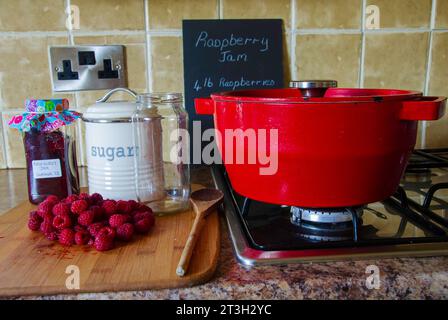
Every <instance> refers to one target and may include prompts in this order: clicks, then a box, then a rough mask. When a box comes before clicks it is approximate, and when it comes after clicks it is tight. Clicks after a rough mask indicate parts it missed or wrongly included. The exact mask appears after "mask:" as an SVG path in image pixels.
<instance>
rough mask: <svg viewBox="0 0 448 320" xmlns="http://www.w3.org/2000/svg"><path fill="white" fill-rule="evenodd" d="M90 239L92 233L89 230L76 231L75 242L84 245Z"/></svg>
mask: <svg viewBox="0 0 448 320" xmlns="http://www.w3.org/2000/svg"><path fill="white" fill-rule="evenodd" d="M89 240H90V234H89V233H88V232H87V231H78V232H76V233H75V243H76V244H77V245H80V246H83V245H85V244H87V243H88V242H89Z"/></svg>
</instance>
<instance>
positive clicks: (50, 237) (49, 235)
mask: <svg viewBox="0 0 448 320" xmlns="http://www.w3.org/2000/svg"><path fill="white" fill-rule="evenodd" d="M45 237H46V238H47V239H48V240H50V241H56V240H58V238H59V237H58V233H57V232H56V231H51V232H47V233H46V234H45Z"/></svg>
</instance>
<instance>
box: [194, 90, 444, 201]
mask: <svg viewBox="0 0 448 320" xmlns="http://www.w3.org/2000/svg"><path fill="white" fill-rule="evenodd" d="M302 89H303V88H302ZM302 89H295V88H294V89H292V88H291V89H270V90H246V91H234V92H223V93H215V94H212V95H211V98H201V99H196V100H195V107H196V112H197V113H198V114H203V115H213V116H214V124H215V130H218V131H219V132H220V135H219V136H220V137H221V139H217V142H218V143H217V144H218V147H219V151H220V153H221V156H222V158H223V162H224V165H225V168H226V170H227V173H228V176H229V178H230V182H231V184H232V187H233V188H234V190H235V191H236V192H238V193H240V194H241V195H243V196H246V197H249V198H252V199H255V200H259V201H263V202H269V203H275V204H283V205H291V206H299V207H310V208H322V207H325V208H331V207H349V206H358V205H364V204H368V203H371V202H375V201H380V200H383V199H386V198H388V197H390V196H391V195H392V194H393V193H394V192H395V191H396V189H397V187H398V185H399V182H400V178H401V176H402V175H403V172H404V170H405V168H406V165H407V162H408V159H409V157H410V155H411V152H412V150H413V148H414V146H415V141H416V135H417V120H437V119H439V118H441V117H442V115H443V114H444V110H445V103H446V98H445V97H423V96H422V93H421V92H417V91H406V90H389V89H352V88H329V89H325V90H324V91H323V92H321V93H322V94H324V95H323V96H321V97H315V96H313V95H312V94H310V93H309V92H307V91H304V90H302ZM226 129H231V130H228V131H229V132H239V133H241V132H248V131H252V132H253V131H255V132H261V131H263V130H261V131H260V129H266V132H269V130H271V129H277V133H278V138H277V142H276V141H275V137H273V138H272V139H271V140H272V141H270V140H269V139H267V140H268V142H267V145H268V147H267V149H268V150H267V151H268V154H269V151H273V152H275V149H276V148H277V156H278V162H277V168H276V170H275V172H270V174H266V172H264V173H263V170H262V168H264V169H265V171H266V168H267V164H266V161H265V160H266V159H260V158H259V157H257V158H256V159H255V161H254V160H253V159H252V162H251V161H248V156H247V154H248V152H253V151H255V152H256V153H257V152H266V150H265V149H266V148H264V147H263V144H261V145H260V144H258V143H257V144H256V145H255V147H254V144H253V143H252V144H249V138H248V137H249V136H250V135H246V136H244V135H240V137H245V139H244V140H243V139H239V140H238V139H237V138H236V136H237V135H228V136H227V135H226V134H225V132H226ZM235 129H242V130H236V131H235ZM246 129H249V130H248V131H247V130H246ZM274 131H275V130H274ZM274 131H273V132H274ZM267 136H268V137H269V136H270V135H269V133H267ZM242 140H243V142H241V141H242ZM270 142H272V143H271V144H270ZM269 145H270V150H269ZM254 148H255V149H256V150H254ZM260 148H261V149H263V150H261V149H260ZM241 154H243V155H245V156H244V157H245V161H244V162H243V163H241V161H240V162H237V161H236V160H235V157H237V155H240V156H241ZM272 159H274V157H273V158H272ZM240 160H241V159H240ZM271 169H272V168H271ZM274 169H275V168H274ZM267 171H269V170H267ZM271 171H272V170H271Z"/></svg>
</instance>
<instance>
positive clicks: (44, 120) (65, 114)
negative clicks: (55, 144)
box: [8, 99, 81, 132]
mask: <svg viewBox="0 0 448 320" xmlns="http://www.w3.org/2000/svg"><path fill="white" fill-rule="evenodd" d="M68 108H69V102H68V99H27V100H26V102H25V112H24V113H22V114H21V115H16V116H13V117H12V118H11V120H9V122H8V124H9V126H10V127H11V128H14V129H18V130H19V131H30V130H31V129H32V128H34V129H36V130H38V131H43V132H49V131H53V130H56V129H58V128H60V127H62V126H65V125H69V124H71V123H72V122H74V121H75V120H76V119H78V118H79V117H80V116H81V114H80V113H78V112H76V111H72V110H69V109H68Z"/></svg>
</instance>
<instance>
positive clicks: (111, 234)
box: [95, 227, 117, 240]
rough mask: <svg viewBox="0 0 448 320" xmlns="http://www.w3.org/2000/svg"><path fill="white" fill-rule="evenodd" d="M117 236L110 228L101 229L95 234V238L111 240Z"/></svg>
mask: <svg viewBox="0 0 448 320" xmlns="http://www.w3.org/2000/svg"><path fill="white" fill-rule="evenodd" d="M116 235H117V233H116V232H115V230H114V229H113V228H111V227H103V228H101V229H100V231H98V233H97V234H96V236H95V237H96V238H98V237H103V236H104V237H108V238H110V239H111V240H114V238H115V236H116Z"/></svg>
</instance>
